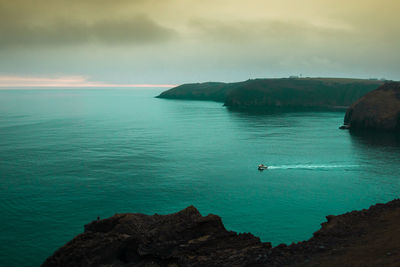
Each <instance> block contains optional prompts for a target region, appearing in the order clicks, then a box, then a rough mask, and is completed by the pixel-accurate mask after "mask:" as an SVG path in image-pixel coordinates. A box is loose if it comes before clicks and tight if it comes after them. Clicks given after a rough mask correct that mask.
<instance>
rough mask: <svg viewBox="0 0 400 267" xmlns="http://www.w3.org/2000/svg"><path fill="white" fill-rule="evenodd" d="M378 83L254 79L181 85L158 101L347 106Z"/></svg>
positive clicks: (237, 105) (244, 106)
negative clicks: (193, 100)
mask: <svg viewBox="0 0 400 267" xmlns="http://www.w3.org/2000/svg"><path fill="white" fill-rule="evenodd" d="M381 84H382V82H381V81H370V80H358V79H338V78H301V79H255V80H248V81H244V82H239V83H197V84H184V85H181V86H178V87H175V88H172V89H170V90H168V91H165V92H163V93H162V94H160V95H159V96H158V97H159V98H172V99H195V100H214V101H220V102H224V104H225V106H227V107H232V108H238V109H249V108H250V109H251V108H257V109H260V108H261V109H269V108H337V107H347V106H349V105H351V104H352V103H353V102H354V101H356V100H357V99H359V98H360V97H361V96H363V95H364V94H366V93H367V92H370V91H371V90H374V89H376V88H377V87H379V86H380V85H381Z"/></svg>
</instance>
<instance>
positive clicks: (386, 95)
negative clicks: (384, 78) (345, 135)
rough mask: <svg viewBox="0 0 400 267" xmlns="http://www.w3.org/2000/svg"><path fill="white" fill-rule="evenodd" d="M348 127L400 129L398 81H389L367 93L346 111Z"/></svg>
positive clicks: (345, 121) (399, 84)
mask: <svg viewBox="0 0 400 267" xmlns="http://www.w3.org/2000/svg"><path fill="white" fill-rule="evenodd" d="M344 124H345V125H347V126H348V127H349V128H350V129H355V130H359V129H374V130H384V131H400V83H399V82H390V83H386V84H384V85H382V86H380V87H379V88H378V89H376V90H374V91H372V92H369V93H367V94H366V95H365V96H363V97H362V98H360V99H359V100H358V101H356V102H355V103H354V104H352V105H351V106H350V107H349V109H348V110H347V112H346V115H345V118H344Z"/></svg>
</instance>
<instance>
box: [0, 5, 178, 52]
mask: <svg viewBox="0 0 400 267" xmlns="http://www.w3.org/2000/svg"><path fill="white" fill-rule="evenodd" d="M95 2H97V4H100V7H99V6H96V5H94V3H95ZM110 2H111V1H103V0H102V1H92V0H91V1H82V3H79V2H78V1H76V0H73V1H71V2H70V4H69V5H68V4H67V1H59V0H58V1H57V0H55V1H54V2H50V1H43V0H39V1H38V3H36V2H35V1H29V2H28V1H21V0H17V1H16V3H19V4H20V5H19V6H18V5H16V4H15V3H13V4H9V3H7V2H5V1H0V47H1V48H10V47H21V46H65V45H75V44H77V45H79V44H84V43H96V44H113V45H118V44H151V43H162V42H165V41H168V40H171V39H173V38H174V37H176V36H177V33H176V32H175V31H174V30H172V29H169V28H167V27H164V26H162V25H160V24H159V23H157V22H155V21H154V20H153V19H151V18H150V17H149V16H148V15H146V14H140V13H138V12H132V13H133V15H129V16H118V14H117V12H116V10H114V9H113V6H112V5H110V4H109V3H110ZM112 2H113V3H114V5H117V6H118V3H127V2H128V1H122V0H118V1H115V2H114V1H112ZM136 2H137V1H136ZM34 3H36V4H37V5H34ZM78 3H79V4H78ZM131 3H133V2H131ZM108 7H109V8H108ZM114 8H115V7H114ZM135 13H136V14H135Z"/></svg>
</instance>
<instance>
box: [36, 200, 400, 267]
mask: <svg viewBox="0 0 400 267" xmlns="http://www.w3.org/2000/svg"><path fill="white" fill-rule="evenodd" d="M321 225H322V227H321V229H320V230H318V231H317V232H315V233H314V235H313V237H312V238H311V239H309V240H307V241H303V242H299V243H296V244H292V245H289V246H287V245H283V244H282V245H279V246H276V247H271V244H270V243H268V242H264V243H263V242H261V241H260V239H259V238H258V237H255V236H253V235H252V234H250V233H245V234H237V233H235V232H232V231H228V230H226V229H225V227H224V225H223V223H222V220H221V218H220V217H219V216H217V215H212V214H210V215H207V216H202V215H201V214H200V212H199V211H198V210H197V209H196V208H195V207H193V206H190V207H188V208H186V209H184V210H182V211H180V212H177V213H174V214H169V215H158V214H155V215H152V216H150V215H144V214H138V213H136V214H134V213H126V214H116V215H114V216H112V217H110V218H107V219H104V220H97V221H93V222H91V223H89V224H87V225H85V230H84V232H83V233H82V234H80V235H78V236H76V237H75V238H74V239H72V240H71V241H70V242H68V243H67V244H65V245H64V246H63V247H61V248H60V249H58V250H57V251H56V252H55V253H54V254H53V255H52V256H50V257H49V258H48V259H47V260H46V261H45V262H44V263H43V265H42V266H44V267H46V266H170V267H172V266H340V265H344V266H398V263H399V262H400V242H398V240H400V226H399V225H400V199H396V200H393V201H391V202H388V203H386V204H376V205H374V206H371V207H370V208H369V209H365V210H361V211H352V212H349V213H346V214H343V215H338V216H332V215H331V216H327V222H324V223H322V224H321Z"/></svg>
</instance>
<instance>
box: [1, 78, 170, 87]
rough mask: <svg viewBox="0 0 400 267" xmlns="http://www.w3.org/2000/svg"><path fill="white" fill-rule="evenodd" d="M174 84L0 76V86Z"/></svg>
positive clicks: (139, 85) (144, 85)
mask: <svg viewBox="0 0 400 267" xmlns="http://www.w3.org/2000/svg"><path fill="white" fill-rule="evenodd" d="M175 86H177V85H175V84H114V83H106V82H102V81H90V80H88V78H87V77H84V76H60V77H56V78H49V77H28V76H0V88H1V89H7V88H13V89H18V88H50V87H51V88H66V87H69V88H95V87H101V88H106V87H116V88H157V87H165V88H171V87H175Z"/></svg>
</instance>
